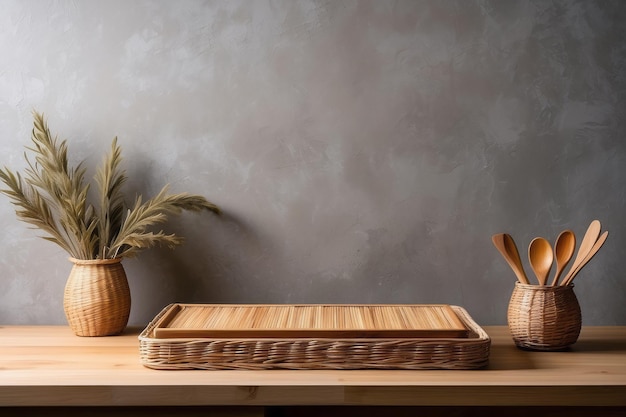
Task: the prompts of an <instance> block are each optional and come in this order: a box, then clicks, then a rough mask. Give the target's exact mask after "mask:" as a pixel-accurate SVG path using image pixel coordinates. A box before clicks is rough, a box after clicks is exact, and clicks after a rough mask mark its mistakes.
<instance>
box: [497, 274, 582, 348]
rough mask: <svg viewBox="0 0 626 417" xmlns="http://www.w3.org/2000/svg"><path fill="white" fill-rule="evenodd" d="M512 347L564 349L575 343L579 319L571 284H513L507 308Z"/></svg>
mask: <svg viewBox="0 0 626 417" xmlns="http://www.w3.org/2000/svg"><path fill="white" fill-rule="evenodd" d="M508 322H509V329H510V331H511V336H512V337H513V341H514V342H515V344H516V345H517V346H518V347H520V348H523V349H532V350H563V349H565V348H567V347H569V346H571V345H573V344H574V343H576V340H578V335H579V334H580V327H581V323H582V317H581V313H580V305H579V304H578V299H577V298H576V294H575V293H574V285H573V284H570V285H567V286H560V285H559V286H547V285H527V284H521V283H519V282H516V283H515V288H514V289H513V294H512V295H511V301H510V303H509V309H508Z"/></svg>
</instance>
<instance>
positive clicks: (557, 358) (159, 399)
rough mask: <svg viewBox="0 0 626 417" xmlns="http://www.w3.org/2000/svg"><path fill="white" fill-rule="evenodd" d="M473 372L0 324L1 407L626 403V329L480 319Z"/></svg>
mask: <svg viewBox="0 0 626 417" xmlns="http://www.w3.org/2000/svg"><path fill="white" fill-rule="evenodd" d="M485 330H486V331H487V333H489V335H490V336H491V338H492V349H491V355H490V364H489V366H488V367H487V368H486V369H482V370H474V371H451V370H435V371H425V370H420V371H383V370H363V371H282V370H270V371H157V370H151V369H147V368H145V367H143V366H142V365H141V364H140V362H139V354H138V346H139V343H138V340H137V336H138V334H139V331H140V329H130V330H128V331H127V332H126V333H125V334H124V335H122V336H115V337H102V338H80V337H77V336H74V335H73V334H72V332H71V331H70V329H69V328H67V327H63V326H53V327H44V326H33V327H28V326H6V327H0V406H46V405H63V406H69V405H73V406H97V405H99V406H156V405H158V406H178V405H186V406H209V405H211V406H227V405H237V406H242V405H245V406H283V405H284V406H288V405H299V406H301V405H318V406H325V405H333V406H334V405H355V406H378V405H380V406H384V405H394V406H416V405H419V406H442V405H445V406H469V405H471V406H485V405H492V406H511V405H514V406H553V405H564V406H626V327H585V328H583V331H582V333H581V337H580V339H579V341H578V342H577V343H576V344H575V345H574V346H573V347H572V348H571V349H570V350H568V351H564V352H529V351H523V350H519V349H517V348H516V347H515V346H514V345H513V342H512V340H511V338H510V336H509V333H508V329H507V328H506V327H503V326H496V327H489V326H487V327H485Z"/></svg>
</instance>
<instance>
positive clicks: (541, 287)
mask: <svg viewBox="0 0 626 417" xmlns="http://www.w3.org/2000/svg"><path fill="white" fill-rule="evenodd" d="M515 287H516V288H520V289H523V290H530V291H545V292H556V291H569V290H572V289H574V283H569V284H567V285H538V284H523V283H521V282H519V281H515Z"/></svg>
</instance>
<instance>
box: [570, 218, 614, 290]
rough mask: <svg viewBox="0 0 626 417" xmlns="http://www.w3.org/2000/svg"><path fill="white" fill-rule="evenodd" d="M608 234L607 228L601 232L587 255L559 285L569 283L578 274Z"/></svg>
mask: <svg viewBox="0 0 626 417" xmlns="http://www.w3.org/2000/svg"><path fill="white" fill-rule="evenodd" d="M608 236H609V231H608V230H607V231H605V232H604V233H602V235H601V236H600V237H599V238H598V240H597V241H596V243H594V245H593V247H592V248H591V250H590V251H589V253H588V254H587V256H585V259H583V260H582V262H581V263H580V264H579V265H578V266H577V267H576V270H575V271H574V272H573V273H571V274H569V276H568V277H567V279H564V280H563V283H562V284H561V285H569V284H570V283H571V282H572V281H573V280H574V278H575V277H576V275H578V273H579V272H580V270H581V269H583V266H585V265H587V263H589V261H590V260H591V258H593V257H594V255H595V254H596V253H598V251H599V250H600V248H601V247H602V245H604V242H605V241H606V238H607V237H608Z"/></svg>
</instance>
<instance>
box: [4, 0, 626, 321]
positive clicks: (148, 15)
mask: <svg viewBox="0 0 626 417" xmlns="http://www.w3.org/2000/svg"><path fill="white" fill-rule="evenodd" d="M624 21H626V2H623V1H604V0H603V1H590V0H581V1H544V0H542V1H525V0H519V1H518V0H516V1H513V0H504V1H502V0H498V1H488V0H485V1H477V0H476V1H474V0H458V1H446V0H432V1H413V0H411V1H391V0H389V1H374V0H372V1H365V0H364V1H342V0H337V1H302V0H297V1H294V0H285V1H262V0H259V1H243V0H241V1H238V0H232V1H193V0H178V1H145V0H144V1H140V0H138V1H121V0H108V1H101V0H81V1H69V0H60V1H45V0H36V1H35V0H0V155H1V157H0V159H1V160H0V163H1V164H2V165H7V166H10V167H12V168H22V167H23V165H24V163H23V159H22V157H23V150H24V149H23V147H24V145H27V144H28V142H29V136H30V129H31V127H32V117H31V110H33V109H36V110H38V111H41V112H44V113H45V114H46V115H47V117H48V121H49V124H50V127H51V129H52V131H53V132H56V133H58V135H59V136H60V137H61V138H64V139H67V140H68V141H69V146H70V153H71V158H72V161H74V162H77V161H80V160H82V159H86V160H87V163H88V166H90V167H93V165H94V164H96V163H98V162H99V161H100V158H101V155H102V153H103V152H104V151H105V150H107V149H108V147H109V144H110V141H111V139H112V138H113V136H118V137H119V143H120V145H121V146H122V148H123V154H124V157H125V168H126V169H127V171H128V174H129V176H130V178H131V181H130V182H129V184H128V187H127V189H128V192H129V196H130V197H129V198H132V196H133V195H134V193H135V192H141V193H143V194H144V195H145V196H147V195H152V194H153V193H155V192H156V191H158V190H159V189H160V187H161V186H162V185H163V184H165V183H171V186H172V190H173V191H189V192H194V193H201V194H203V195H205V196H206V197H207V198H209V199H210V200H211V201H213V202H215V203H217V204H219V205H220V206H221V207H222V208H223V210H224V211H225V215H224V216H223V217H222V218H216V217H215V216H211V215H208V214H205V215H200V216H198V215H191V214H189V215H187V214H186V215H184V216H182V217H179V218H176V219H175V220H173V221H172V222H170V223H169V224H168V225H167V228H166V230H167V231H171V232H176V233H179V234H181V235H183V236H185V237H186V238H187V241H186V244H185V246H183V247H180V248H178V249H176V250H174V251H170V250H167V249H156V250H150V251H147V252H144V253H143V254H142V255H141V256H140V257H139V258H137V259H129V260H126V261H124V265H125V267H126V270H127V273H128V276H129V281H130V285H131V291H132V295H133V310H132V314H131V324H135V325H144V324H145V323H146V322H147V321H148V320H149V319H150V318H151V317H153V316H154V315H155V314H156V313H157V312H158V311H159V310H160V309H161V308H162V307H163V306H165V305H166V304H168V303H170V302H174V301H182V302H238V303H266V302H271V303H301V302H302V303H309V302H310V303H322V302H327V303H335V302H349V303H450V304H457V305H462V306H463V307H465V308H466V309H467V310H468V311H469V312H470V314H471V315H472V316H473V317H474V318H475V319H476V320H477V321H478V322H479V323H481V324H484V325H486V324H504V323H505V322H506V306H507V304H508V299H509V297H510V293H511V290H512V288H513V283H514V280H515V278H514V275H513V273H512V272H511V271H510V270H509V269H508V266H507V265H506V264H505V263H504V261H503V260H502V258H501V257H500V255H499V254H498V253H497V252H496V250H495V249H494V248H493V246H492V244H491V240H490V237H491V235H492V234H493V233H497V232H509V233H510V234H512V235H513V236H514V237H515V238H516V240H517V241H518V244H519V246H521V247H524V248H525V247H526V245H527V244H528V243H529V242H530V240H531V239H532V238H533V237H535V236H538V235H543V236H545V237H547V238H549V239H550V240H551V241H553V240H554V238H555V237H556V235H557V234H558V233H559V232H560V231H561V230H563V229H564V228H571V229H573V230H574V231H575V232H576V233H577V234H578V235H579V236H580V237H582V234H583V233H584V231H585V229H586V227H587V225H588V224H589V222H590V221H591V220H592V219H594V218H598V219H600V220H601V221H602V223H603V226H604V227H605V228H606V229H608V230H610V232H611V234H610V236H609V240H608V241H607V243H606V245H605V248H603V249H602V251H601V252H600V253H599V254H598V256H597V257H596V258H595V259H594V260H593V261H592V263H591V264H590V265H589V266H588V267H587V268H586V269H585V270H584V272H583V274H581V275H580V276H579V277H578V279H577V281H576V284H577V285H576V293H577V295H578V298H579V299H580V302H581V306H582V311H583V318H584V323H585V324H607V325H610V324H622V325H624V324H626V308H625V307H624V306H625V305H626V278H625V277H624V272H623V269H624V262H623V259H624V247H625V244H626V237H625V231H626V226H625V224H624V221H623V214H624V212H625V210H624V202H625V192H626V171H625V166H626V140H625V137H624V132H625V131H626V117H625V114H626V107H625V104H626V69H625V64H626V41H625V40H626V25H624ZM0 230H1V233H0V285H1V288H2V291H1V292H0V324H62V323H64V322H65V319H64V315H63V311H62V291H63V287H64V284H65V279H66V277H67V275H68V273H69V270H70V267H71V265H70V263H69V262H68V261H67V256H66V255H65V254H64V253H63V252H61V250H60V249H58V248H57V247H56V246H54V245H52V244H51V243H49V242H46V241H44V240H42V239H39V238H38V235H39V233H38V232H37V231H34V230H31V229H28V227H27V225H25V224H24V223H21V222H19V221H18V220H16V218H15V216H14V212H13V208H12V206H11V205H10V203H9V200H8V199H7V198H6V197H4V196H0ZM524 259H526V257H525V256H524Z"/></svg>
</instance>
